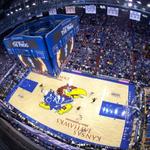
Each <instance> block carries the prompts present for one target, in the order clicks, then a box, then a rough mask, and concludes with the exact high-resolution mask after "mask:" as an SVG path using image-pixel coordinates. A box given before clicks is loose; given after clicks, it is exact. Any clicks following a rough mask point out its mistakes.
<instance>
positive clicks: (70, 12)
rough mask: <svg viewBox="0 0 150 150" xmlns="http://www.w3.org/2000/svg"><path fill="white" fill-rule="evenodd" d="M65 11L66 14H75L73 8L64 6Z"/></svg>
mask: <svg viewBox="0 0 150 150" xmlns="http://www.w3.org/2000/svg"><path fill="white" fill-rule="evenodd" d="M65 10H66V14H75V13H76V10H75V6H66V7H65Z"/></svg>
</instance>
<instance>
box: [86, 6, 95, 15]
mask: <svg viewBox="0 0 150 150" xmlns="http://www.w3.org/2000/svg"><path fill="white" fill-rule="evenodd" d="M85 13H86V14H96V6H95V5H86V6H85Z"/></svg>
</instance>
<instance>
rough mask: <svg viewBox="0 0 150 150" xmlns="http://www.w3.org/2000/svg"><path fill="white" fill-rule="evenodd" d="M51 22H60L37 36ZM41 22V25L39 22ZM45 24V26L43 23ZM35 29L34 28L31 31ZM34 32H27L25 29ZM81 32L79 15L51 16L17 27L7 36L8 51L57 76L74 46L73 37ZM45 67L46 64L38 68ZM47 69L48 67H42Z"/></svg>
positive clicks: (32, 65) (31, 65) (25, 61)
mask: <svg viewBox="0 0 150 150" xmlns="http://www.w3.org/2000/svg"><path fill="white" fill-rule="evenodd" d="M48 21H49V22H58V24H55V26H54V27H53V29H51V28H47V29H49V30H46V33H44V34H42V35H40V34H39V35H37V33H36V32H35V34H34V31H33V30H35V29H36V28H37V27H40V28H38V30H40V29H43V28H44V27H45V26H47V23H48ZM38 23H39V25H38ZM44 25H45V26H44ZM31 29H32V30H31ZM29 30H31V31H32V34H31V32H26V31H29ZM78 31H79V18H78V17H77V16H73V15H51V16H49V17H44V18H39V20H35V21H31V22H28V23H26V24H23V25H22V26H19V27H17V28H16V29H15V30H14V31H13V32H12V33H10V34H9V35H8V36H6V37H5V38H4V45H5V47H6V49H7V51H8V52H9V54H12V55H16V56H17V57H18V58H19V59H20V60H21V62H22V63H23V64H24V65H25V66H29V67H31V68H34V69H35V70H40V71H43V70H44V72H47V73H49V74H50V75H52V76H53V75H56V74H58V73H59V72H60V70H61V69H62V68H61V66H62V64H63V63H64V62H65V60H66V59H67V57H68V55H69V54H70V53H71V51H72V49H73V43H74V36H75V35H76V33H77V32H78ZM36 66H43V67H36ZM39 68H45V69H39Z"/></svg>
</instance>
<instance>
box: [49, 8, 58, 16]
mask: <svg viewBox="0 0 150 150" xmlns="http://www.w3.org/2000/svg"><path fill="white" fill-rule="evenodd" d="M56 14H57V10H56V8H51V9H50V10H49V15H56Z"/></svg>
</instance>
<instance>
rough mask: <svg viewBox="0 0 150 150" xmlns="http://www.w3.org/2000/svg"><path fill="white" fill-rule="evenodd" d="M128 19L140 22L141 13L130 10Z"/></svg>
mask: <svg viewBox="0 0 150 150" xmlns="http://www.w3.org/2000/svg"><path fill="white" fill-rule="evenodd" d="M129 18H130V19H131V20H135V21H140V20H141V13H140V12H137V11H133V10H130V16H129Z"/></svg>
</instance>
